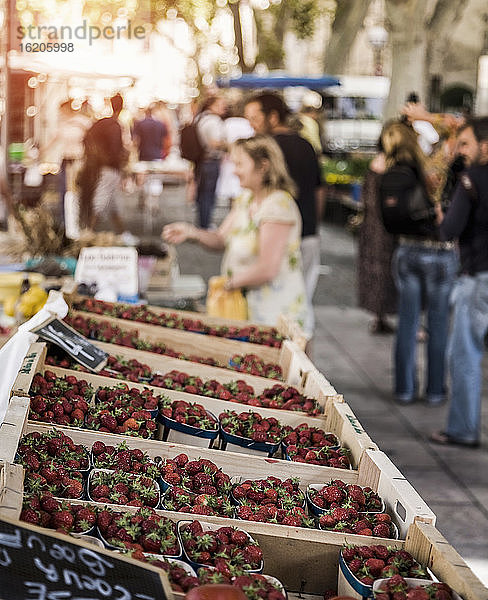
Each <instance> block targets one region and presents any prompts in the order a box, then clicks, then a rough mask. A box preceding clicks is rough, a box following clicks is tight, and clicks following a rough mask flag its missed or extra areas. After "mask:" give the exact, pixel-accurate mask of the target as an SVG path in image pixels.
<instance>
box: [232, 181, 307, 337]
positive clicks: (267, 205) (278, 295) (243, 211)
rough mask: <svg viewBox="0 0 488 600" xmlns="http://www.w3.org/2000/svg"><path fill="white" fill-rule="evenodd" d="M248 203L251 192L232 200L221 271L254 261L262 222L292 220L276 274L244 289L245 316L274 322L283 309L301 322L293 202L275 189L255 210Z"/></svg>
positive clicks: (297, 225) (299, 265) (236, 270)
mask: <svg viewBox="0 0 488 600" xmlns="http://www.w3.org/2000/svg"><path fill="white" fill-rule="evenodd" d="M251 207H252V194H251V193H250V192H245V193H244V194H243V195H242V196H240V197H239V198H238V199H236V200H235V203H234V206H233V209H232V210H233V213H234V217H233V220H232V228H231V230H230V233H229V234H228V235H227V236H226V250H225V254H224V258H223V260H222V275H227V276H229V275H237V274H239V273H241V272H242V271H245V270H246V268H247V267H249V266H250V265H252V264H253V263H255V262H256V260H257V258H258V254H259V227H260V225H261V224H262V223H266V222H269V223H288V224H291V225H292V227H291V228H290V232H289V234H288V243H287V246H286V252H285V255H284V256H283V259H282V261H281V267H280V270H279V273H278V275H277V276H276V277H275V278H274V279H273V280H272V281H270V282H269V283H266V284H264V285H262V286H260V287H256V288H248V290H247V294H246V299H247V304H248V311H249V312H248V318H249V320H250V321H253V322H255V323H263V324H268V325H276V324H277V322H278V317H279V315H280V314H282V313H283V314H285V315H287V316H289V317H291V318H293V319H294V320H296V321H297V322H298V323H299V324H300V325H301V326H303V323H304V321H305V315H306V310H307V308H306V301H305V283H304V280H303V273H302V258H301V254H300V236H301V230H302V219H301V216H300V212H299V210H298V208H297V205H296V202H295V201H294V199H293V198H292V196H290V194H288V193H287V192H285V191H275V192H272V193H271V194H270V195H269V196H267V198H265V199H264V200H263V201H262V202H261V204H260V205H259V206H258V208H257V210H255V212H254V213H252V211H251ZM308 333H309V332H308Z"/></svg>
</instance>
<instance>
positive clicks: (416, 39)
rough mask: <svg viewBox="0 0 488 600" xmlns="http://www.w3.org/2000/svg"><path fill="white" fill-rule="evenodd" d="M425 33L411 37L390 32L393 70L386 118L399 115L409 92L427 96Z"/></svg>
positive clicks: (423, 96) (385, 112)
mask: <svg viewBox="0 0 488 600" xmlns="http://www.w3.org/2000/svg"><path fill="white" fill-rule="evenodd" d="M423 33H424V32H419V35H416V36H411V37H410V36H408V35H405V34H404V33H392V34H390V42H391V46H392V72H391V81H390V94H389V96H388V102H387V104H386V108H385V110H384V113H383V117H384V119H391V118H394V117H396V116H398V115H399V111H400V109H401V107H402V106H403V105H404V104H405V100H406V98H407V96H408V94H409V92H417V93H418V94H419V96H420V98H421V100H422V101H423V99H424V98H425V60H424V59H425V48H426V43H425V39H424V37H423Z"/></svg>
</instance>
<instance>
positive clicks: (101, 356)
mask: <svg viewBox="0 0 488 600" xmlns="http://www.w3.org/2000/svg"><path fill="white" fill-rule="evenodd" d="M33 333H37V335H38V336H39V337H40V338H42V339H43V340H45V341H46V342H52V343H53V344H56V345H57V346H59V347H60V348H62V349H63V350H64V351H65V352H67V353H68V354H69V355H70V356H72V357H73V358H74V359H75V360H76V361H78V362H79V363H80V364H81V365H83V366H84V367H86V368H87V369H90V371H94V372H95V373H97V372H98V371H101V370H102V369H103V367H104V366H105V365H106V364H107V358H108V354H107V353H106V352H104V351H103V350H101V349H100V348H98V347H97V346H95V345H94V344H92V343H91V342H90V340H88V339H87V338H86V337H84V336H82V335H81V334H79V333H78V332H77V331H75V330H74V329H73V328H72V327H70V326H69V325H67V324H66V323H64V322H63V321H60V320H59V319H56V318H52V319H49V320H48V321H46V322H45V323H44V324H43V325H41V326H40V327H38V328H37V329H33Z"/></svg>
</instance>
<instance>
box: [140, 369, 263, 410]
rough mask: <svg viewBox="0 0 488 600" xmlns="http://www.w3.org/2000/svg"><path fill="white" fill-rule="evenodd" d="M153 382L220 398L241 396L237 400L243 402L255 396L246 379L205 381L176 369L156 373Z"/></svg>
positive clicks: (181, 390)
mask: <svg viewBox="0 0 488 600" xmlns="http://www.w3.org/2000/svg"><path fill="white" fill-rule="evenodd" d="M151 384H152V385H155V386H158V387H164V388H167V389H170V390H174V391H178V392H187V393H188V394H198V395H200V396H211V397H213V398H219V399H220V400H232V399H234V398H237V396H239V399H237V402H242V403H243V404H247V403H248V402H249V400H250V399H251V398H253V396H254V390H253V388H252V387H251V386H250V385H248V384H247V383H246V382H245V381H242V380H240V381H231V382H230V383H225V384H222V383H219V382H218V381H217V380H215V379H211V380H209V381H205V382H204V381H203V379H201V378H200V377H195V376H194V375H188V373H185V372H183V371H176V370H172V371H170V372H169V373H165V374H164V375H155V376H154V377H153V379H152V380H151Z"/></svg>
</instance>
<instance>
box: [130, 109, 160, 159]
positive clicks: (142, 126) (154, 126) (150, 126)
mask: <svg viewBox="0 0 488 600" xmlns="http://www.w3.org/2000/svg"><path fill="white" fill-rule="evenodd" d="M166 134H167V130H166V126H165V125H164V124H163V123H162V122H161V121H157V120H156V119H153V118H152V117H146V118H145V119H143V120H142V121H136V123H135V124H134V131H133V137H135V138H137V139H138V140H139V160H160V159H161V151H162V149H163V142H164V138H165V137H166Z"/></svg>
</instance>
